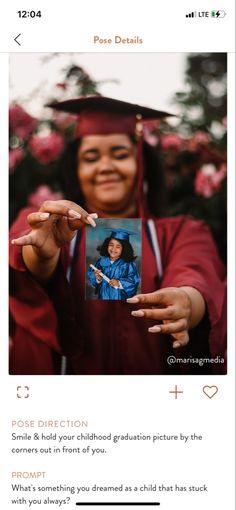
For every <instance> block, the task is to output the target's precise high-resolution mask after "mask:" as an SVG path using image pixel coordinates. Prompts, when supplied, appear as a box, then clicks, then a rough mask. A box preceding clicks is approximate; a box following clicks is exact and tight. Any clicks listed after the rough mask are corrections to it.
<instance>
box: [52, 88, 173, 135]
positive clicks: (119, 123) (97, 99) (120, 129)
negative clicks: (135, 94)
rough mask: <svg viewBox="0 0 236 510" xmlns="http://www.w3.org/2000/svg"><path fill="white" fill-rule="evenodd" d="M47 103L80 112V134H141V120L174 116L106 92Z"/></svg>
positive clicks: (54, 107) (68, 110)
mask: <svg viewBox="0 0 236 510" xmlns="http://www.w3.org/2000/svg"><path fill="white" fill-rule="evenodd" d="M46 106H49V107H50V108H53V109H55V110H58V111H63V112H68V113H73V114H78V125H77V129H76V135H77V136H78V138H80V137H82V136H87V135H107V134H112V133H114V134H120V133H126V134H130V135H131V134H140V132H141V131H142V121H145V120H150V119H161V118H164V117H169V116H172V115H171V114H170V113H167V112H163V111H160V110H154V109H152V108H148V107H146V106H140V105H137V104H133V103H127V102H125V101H119V100H118V99H113V98H111V97H104V96H87V97H78V98H75V99H68V100H67V101H61V102H53V103H50V104H48V105H46Z"/></svg>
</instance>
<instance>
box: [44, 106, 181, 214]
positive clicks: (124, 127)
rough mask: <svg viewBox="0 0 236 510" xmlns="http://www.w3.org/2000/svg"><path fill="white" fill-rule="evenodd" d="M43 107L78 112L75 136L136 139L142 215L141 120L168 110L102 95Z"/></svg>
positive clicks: (158, 115)
mask: <svg viewBox="0 0 236 510" xmlns="http://www.w3.org/2000/svg"><path fill="white" fill-rule="evenodd" d="M46 106H49V107H50V108H53V109H55V110H58V111H63V112H68V113H73V114H78V124H77V127H76V136H77V137H78V138H82V137H83V136H89V135H108V134H121V133H122V134H123V133H125V134H128V135H136V137H137V140H138V199H139V200H138V206H139V212H140V215H141V216H142V214H143V197H142V188H143V161H142V157H143V155H142V153H143V150H142V122H143V121H144V122H145V120H150V119H161V118H164V117H169V116H172V115H171V114H170V113H167V112H163V111H160V110H154V109H152V108H148V107H146V106H140V105H137V104H133V103H127V102H125V101H119V100H118V99H113V98H110V97H104V96H87V97H79V98H75V99H69V100H66V101H61V102H53V103H50V104H48V105H46Z"/></svg>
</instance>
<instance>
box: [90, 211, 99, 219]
mask: <svg viewBox="0 0 236 510" xmlns="http://www.w3.org/2000/svg"><path fill="white" fill-rule="evenodd" d="M89 216H90V218H95V219H97V218H98V214H97V213H96V212H93V213H91V214H89Z"/></svg>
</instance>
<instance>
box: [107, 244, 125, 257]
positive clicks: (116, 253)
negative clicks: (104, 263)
mask: <svg viewBox="0 0 236 510" xmlns="http://www.w3.org/2000/svg"><path fill="white" fill-rule="evenodd" d="M107 251H108V253H109V257H110V259H111V260H117V259H119V258H120V256H121V253H122V244H121V243H120V242H119V241H118V240H117V239H111V240H110V242H109V244H108V248H107Z"/></svg>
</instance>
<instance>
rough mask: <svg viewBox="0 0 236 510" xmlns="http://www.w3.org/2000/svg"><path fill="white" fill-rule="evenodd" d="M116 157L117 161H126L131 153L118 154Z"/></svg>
mask: <svg viewBox="0 0 236 510" xmlns="http://www.w3.org/2000/svg"><path fill="white" fill-rule="evenodd" d="M114 157H115V159H125V158H128V157H129V153H128V152H116V153H115V154H114Z"/></svg>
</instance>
